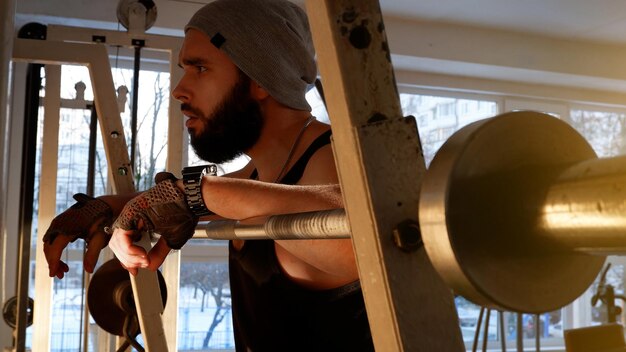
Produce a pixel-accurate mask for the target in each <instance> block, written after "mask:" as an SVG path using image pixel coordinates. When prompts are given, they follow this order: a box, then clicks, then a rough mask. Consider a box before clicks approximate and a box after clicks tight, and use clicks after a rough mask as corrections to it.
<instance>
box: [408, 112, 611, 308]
mask: <svg viewBox="0 0 626 352" xmlns="http://www.w3.org/2000/svg"><path fill="white" fill-rule="evenodd" d="M592 158H596V154H595V152H594V151H593V149H592V148H591V146H590V145H589V144H588V143H587V142H586V141H585V139H584V138H583V137H581V136H580V135H579V134H578V133H577V132H576V131H575V130H574V129H573V128H572V127H570V126H569V125H567V124H566V123H565V122H563V121H561V120H559V119H557V118H555V117H552V116H550V115H547V114H543V113H539V112H532V111H517V112H511V113H506V114H502V115H499V116H496V117H494V118H491V119H487V120H482V121H478V122H475V123H473V124H471V125H468V126H466V127H465V128H463V129H461V130H459V131H458V132H457V133H456V134H454V135H453V136H452V137H450V139H449V140H448V141H447V142H446V143H445V144H444V145H443V146H442V147H441V149H440V150H439V152H438V153H437V155H436V156H435V158H434V159H433V161H432V163H431V165H430V168H429V169H428V170H427V172H426V175H425V177H424V179H423V182H422V190H421V195H420V207H419V220H420V229H421V231H422V237H423V240H424V245H425V247H426V251H427V253H428V255H429V257H430V259H431V261H432V262H433V264H434V266H435V268H436V269H437V271H438V272H439V273H440V275H441V276H442V277H443V278H444V280H445V281H446V282H447V283H448V284H449V285H450V286H451V287H452V288H453V290H454V291H455V292H456V293H458V294H461V295H463V296H464V297H466V298H467V299H469V300H471V301H473V302H474V303H477V304H480V305H483V306H487V307H491V308H495V309H503V310H508V311H517V312H528V313H541V312H547V311H551V310H554V309H557V308H559V307H562V306H564V305H566V304H568V303H569V302H571V301H573V300H574V299H576V298H577V297H578V296H580V295H581V294H582V293H583V292H584V291H585V290H586V289H587V287H588V286H589V285H590V284H591V283H592V282H593V280H594V278H595V277H596V276H597V274H598V273H599V272H600V270H601V268H602V265H603V263H604V259H605V258H604V257H603V256H594V255H589V254H585V253H580V252H574V251H568V250H563V249H562V248H557V247H554V246H551V245H550V243H547V242H546V241H545V237H542V236H541V233H540V232H541V229H540V226H539V225H538V222H539V220H538V219H539V214H540V212H541V207H542V205H543V203H544V201H545V198H546V192H547V190H548V188H549V187H550V185H551V184H552V183H553V182H554V181H555V180H556V179H557V177H558V176H559V174H560V173H561V172H562V171H563V170H564V169H566V168H567V167H569V166H571V165H574V164H576V163H578V162H581V161H584V160H587V159H592Z"/></svg>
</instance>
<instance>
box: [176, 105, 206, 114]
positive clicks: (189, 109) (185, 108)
mask: <svg viewBox="0 0 626 352" xmlns="http://www.w3.org/2000/svg"><path fill="white" fill-rule="evenodd" d="M180 111H182V112H183V114H185V115H192V116H202V111H200V109H198V108H196V107H194V106H192V105H191V104H188V103H182V104H180Z"/></svg>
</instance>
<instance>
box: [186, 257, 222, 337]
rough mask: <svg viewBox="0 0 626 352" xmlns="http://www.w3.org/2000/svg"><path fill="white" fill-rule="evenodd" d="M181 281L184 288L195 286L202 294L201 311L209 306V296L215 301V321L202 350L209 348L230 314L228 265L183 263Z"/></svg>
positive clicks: (195, 292) (210, 327)
mask: <svg viewBox="0 0 626 352" xmlns="http://www.w3.org/2000/svg"><path fill="white" fill-rule="evenodd" d="M180 272H181V273H180V281H181V285H183V286H193V287H194V289H195V291H194V295H195V294H197V292H198V291H200V292H201V294H202V301H201V308H200V309H201V311H204V307H205V305H207V304H208V299H207V295H210V297H212V298H213V300H214V301H215V306H216V309H215V313H214V314H213V321H212V322H211V325H210V326H209V329H208V331H207V333H206V335H205V337H204V341H203V343H202V348H208V347H209V342H210V340H211V337H212V336H213V332H214V331H215V328H217V326H218V325H219V324H220V323H221V322H222V320H223V319H224V317H225V316H226V314H227V313H228V312H230V306H231V300H230V284H229V281H228V265H226V264H223V263H183V264H182V267H181V271H180Z"/></svg>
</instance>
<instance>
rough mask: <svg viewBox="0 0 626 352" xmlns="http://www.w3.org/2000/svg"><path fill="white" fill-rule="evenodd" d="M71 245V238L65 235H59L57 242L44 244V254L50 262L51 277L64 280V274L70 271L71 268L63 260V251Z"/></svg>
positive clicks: (49, 273)
mask: <svg viewBox="0 0 626 352" xmlns="http://www.w3.org/2000/svg"><path fill="white" fill-rule="evenodd" d="M68 243H70V237H69V236H65V235H58V236H57V237H56V239H55V241H54V242H53V243H52V244H50V243H48V242H44V244H43V252H44V255H45V257H46V261H47V262H48V271H49V272H48V275H49V276H50V277H55V276H56V277H58V278H59V279H62V278H63V276H64V274H65V273H66V272H68V271H69V267H68V266H67V264H65V263H64V262H63V261H62V260H61V255H62V254H63V250H64V249H65V247H67V245H68Z"/></svg>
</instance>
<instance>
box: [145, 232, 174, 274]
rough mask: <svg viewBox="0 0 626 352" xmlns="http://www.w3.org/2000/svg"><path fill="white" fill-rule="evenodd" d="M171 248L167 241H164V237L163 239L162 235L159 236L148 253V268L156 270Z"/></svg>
mask: <svg viewBox="0 0 626 352" xmlns="http://www.w3.org/2000/svg"><path fill="white" fill-rule="evenodd" d="M171 250H172V249H171V248H170V247H169V246H168V245H167V242H165V239H163V237H161V238H159V240H158V241H157V243H156V244H155V245H154V247H152V249H151V250H150V252H149V253H148V259H149V262H150V264H149V265H148V269H150V270H152V271H156V270H157V269H158V268H159V267H160V266H161V264H163V261H165V258H166V257H167V255H168V254H169V253H170V251H171Z"/></svg>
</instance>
